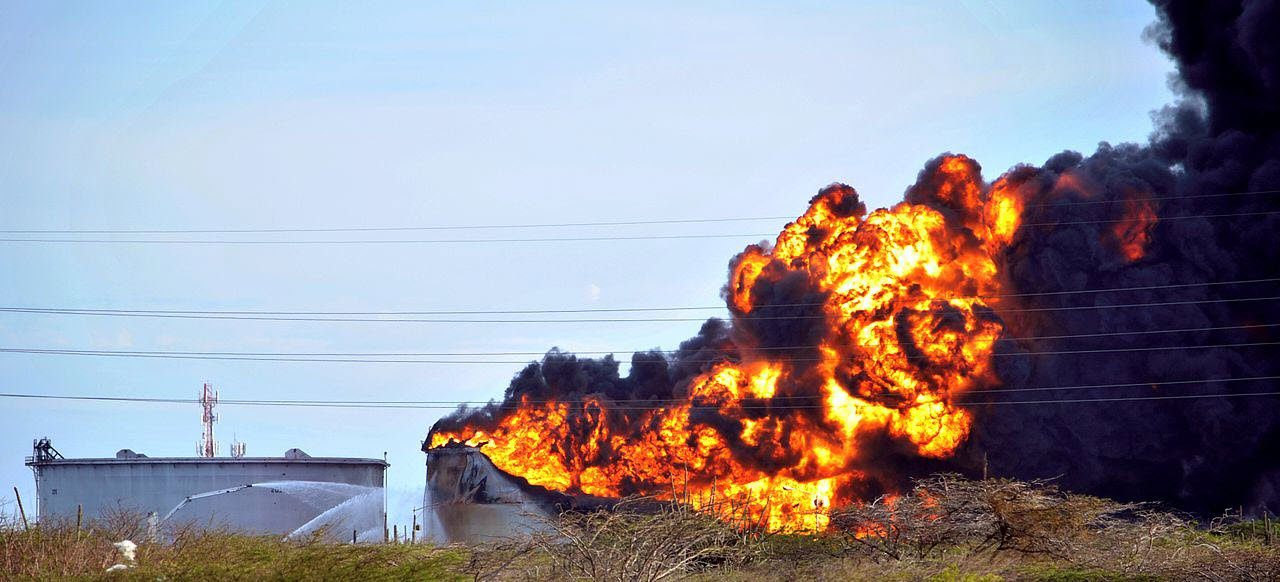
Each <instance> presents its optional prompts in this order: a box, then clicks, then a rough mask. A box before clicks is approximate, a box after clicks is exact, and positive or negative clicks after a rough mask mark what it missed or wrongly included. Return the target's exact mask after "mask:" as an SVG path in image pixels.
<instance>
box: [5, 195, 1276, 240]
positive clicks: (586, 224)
mask: <svg viewBox="0 0 1280 582" xmlns="http://www.w3.org/2000/svg"><path fill="white" fill-rule="evenodd" d="M1274 193H1280V190H1254V191H1246V192H1226V193H1220V194H1191V195H1185V196H1178V195H1170V196H1145V197H1140V198H1124V199H1118V200H1070V201H1061V202H1044V203H1037V204H1028V205H1026V206H1024V207H1023V208H1039V207H1059V206H1079V205H1090V204H1109V203H1114V202H1146V201H1155V200H1193V199H1200V198H1222V197H1228V196H1245V195H1254V194H1274ZM797 218H798V217H795V216H790V215H786V216H748V217H733V218H674V219H650V220H616V221H612V220H605V221H588V222H550V223H532V224H529V223H523V224H521V223H516V224H451V225H421V226H346V227H320V228H210V229H201V228H168V229H140V228H120V229H25V230H22V229H7V230H0V234H275V233H325V232H335V233H339V232H412V231H440V230H444V231H449V230H491V229H517V228H578V227H593V226H635V225H650V224H704V223H720V222H756V221H765V220H795V219H797Z"/></svg>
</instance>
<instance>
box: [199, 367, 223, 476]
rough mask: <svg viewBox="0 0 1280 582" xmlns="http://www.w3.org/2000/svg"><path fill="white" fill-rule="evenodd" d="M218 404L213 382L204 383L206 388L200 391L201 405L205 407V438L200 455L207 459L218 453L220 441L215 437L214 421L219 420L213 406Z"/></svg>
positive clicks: (203, 419) (202, 441)
mask: <svg viewBox="0 0 1280 582" xmlns="http://www.w3.org/2000/svg"><path fill="white" fill-rule="evenodd" d="M217 405H218V393H217V392H215V391H214V390H213V384H210V383H208V382H205V383H204V390H203V391H201V393H200V406H202V407H204V416H203V417H202V419H201V420H202V421H203V422H204V438H203V439H202V440H201V442H200V448H199V450H198V455H199V456H201V457H204V458H206V459H212V458H213V457H214V455H216V454H218V441H216V440H214V438H213V423H215V422H218V416H217V415H216V414H214V413H213V407H214V406H217Z"/></svg>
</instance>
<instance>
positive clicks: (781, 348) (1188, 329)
mask: <svg viewBox="0 0 1280 582" xmlns="http://www.w3.org/2000/svg"><path fill="white" fill-rule="evenodd" d="M1275 327H1280V323H1256V324H1243V325H1223V326H1211V327H1183V328H1174V329H1144V330H1127V331H1109V332H1096V333H1076V334H1057V335H1034V336H1020V337H1002V338H996V339H994V340H992V342H1027V341H1044V340H1062V339H1085V338H1095V337H1123V336H1134V335H1156V334H1171V333H1191V332H1208V331H1230V330H1242V329H1267V328H1275ZM881 345H885V344H883V343H882V342H874V343H872V342H865V343H864V342H855V343H823V344H805V345H794V346H760V347H749V348H745V349H743V351H746V352H774V351H791V350H803V349H815V348H818V347H820V346H829V347H865V348H874V347H879V346H881ZM14 349H26V350H32V351H33V352H36V353H44V352H62V351H71V352H73V353H97V352H106V353H108V354H121V355H140V356H146V355H174V356H251V357H294V358H313V357H315V358H320V357H341V358H396V357H495V356H544V355H546V354H548V353H549V352H550V350H541V351H509V352H229V351H180V350H166V351H147V350H72V349H70V348H14ZM681 351H682V350H659V349H656V348H653V349H625V350H571V351H566V352H564V353H565V354H568V355H575V356H577V355H612V354H627V353H643V354H649V353H659V354H665V355H674V354H678V353H680V352H681Z"/></svg>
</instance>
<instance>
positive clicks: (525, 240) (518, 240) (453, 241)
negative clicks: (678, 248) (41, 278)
mask: <svg viewBox="0 0 1280 582" xmlns="http://www.w3.org/2000/svg"><path fill="white" fill-rule="evenodd" d="M1272 214H1280V210H1271V211H1263V212H1237V213H1228V214H1192V215H1184V216H1162V217H1158V221H1160V222H1168V221H1173V220H1187V219H1193V218H1201V219H1208V218H1231V217H1240V216H1266V215H1272ZM1133 221H1134V219H1133V218H1119V219H1106V220H1075V221H1050V222H1028V223H1022V224H1020V225H1019V228H1022V227H1032V226H1053V227H1060V226H1073V225H1086V224H1113V223H1122V222H1133ZM955 230H958V229H955ZM777 234H778V233H762V234H678V235H636V236H578V237H539V238H472V239H345V240H344V239H333V240H322V239H319V240H318V239H304V240H287V239H285V240H262V239H254V240H216V239H83V238H0V243H48V244H183V245H332V244H370V245H381V244H492V243H541V242H605V241H630V240H679V239H721V238H771V237H776V236H777Z"/></svg>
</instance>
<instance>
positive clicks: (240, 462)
mask: <svg viewBox="0 0 1280 582" xmlns="http://www.w3.org/2000/svg"><path fill="white" fill-rule="evenodd" d="M34 448H35V451H34V454H33V455H32V456H31V457H30V458H28V459H27V465H28V466H30V467H31V468H32V470H33V471H34V472H35V478H36V497H37V500H38V514H39V517H40V520H41V521H57V520H69V521H74V520H75V519H77V513H78V512H82V516H83V519H84V520H86V521H92V520H101V519H112V518H113V517H114V516H117V515H134V516H144V517H145V516H151V517H150V520H151V521H152V522H154V523H156V524H157V530H159V531H163V530H166V529H168V528H169V527H170V526H181V525H186V524H192V525H195V526H197V527H205V528H227V529H229V530H233V531H238V532H243V533H250V534H279V535H285V536H294V537H304V536H309V535H311V534H313V533H314V532H318V531H324V532H326V536H327V537H328V538H331V539H336V540H344V541H350V540H351V538H352V536H353V535H354V536H355V537H356V538H357V539H359V540H361V541H381V540H382V538H383V531H382V530H383V525H384V514H385V509H386V489H385V478H386V469H387V467H388V464H387V463H386V462H385V461H383V460H381V459H357V458H339V457H311V456H309V455H307V454H306V453H304V452H302V451H301V450H299V449H290V450H289V451H287V452H286V453H285V455H284V456H282V457H239V458H237V457H222V458H216V457H215V458H188V457H147V456H146V455H142V454H138V453H135V452H133V451H131V450H129V449H123V450H121V451H120V452H119V453H117V454H116V457H115V458H107V459H68V458H64V457H62V455H61V454H59V453H58V452H57V451H56V450H55V449H53V447H52V446H51V445H50V444H49V442H48V440H47V439H41V440H39V441H36V446H35V447H34Z"/></svg>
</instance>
